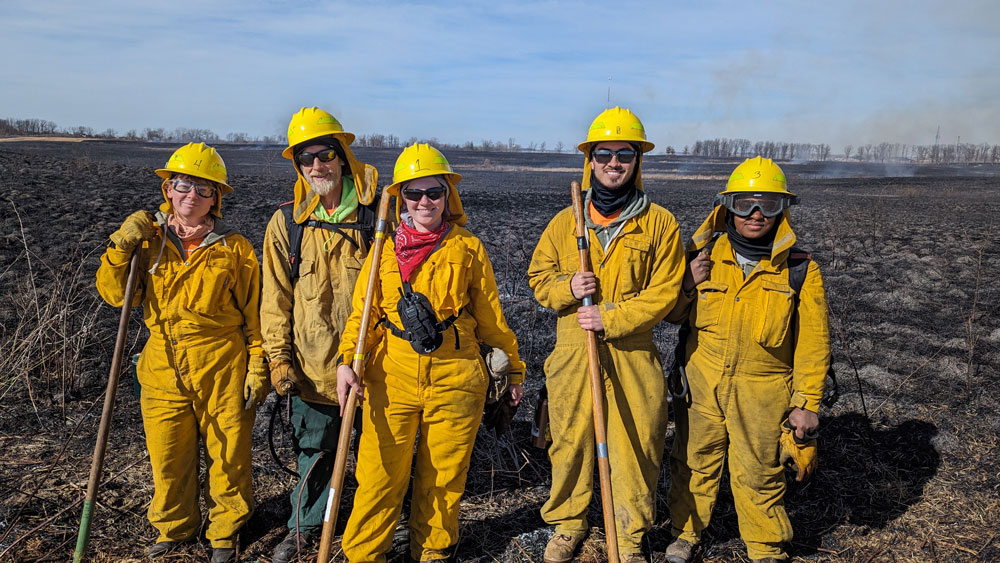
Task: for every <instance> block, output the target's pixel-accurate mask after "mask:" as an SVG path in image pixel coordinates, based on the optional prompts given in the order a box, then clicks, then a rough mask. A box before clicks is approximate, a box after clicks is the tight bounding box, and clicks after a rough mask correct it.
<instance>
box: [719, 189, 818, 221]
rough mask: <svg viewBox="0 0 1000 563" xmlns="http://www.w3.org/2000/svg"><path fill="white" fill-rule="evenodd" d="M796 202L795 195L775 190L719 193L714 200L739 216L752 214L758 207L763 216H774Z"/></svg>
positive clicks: (797, 200)
mask: <svg viewBox="0 0 1000 563" xmlns="http://www.w3.org/2000/svg"><path fill="white" fill-rule="evenodd" d="M798 202H799V198H798V197H797V196H792V195H788V194H782V193H775V192H762V193H761V192H739V193H735V194H719V195H718V196H717V197H716V200H715V204H716V205H725V206H726V209H728V210H729V211H731V212H732V213H733V214H734V215H738V216H740V217H749V216H751V215H753V212H754V210H755V209H759V210H760V213H761V215H763V216H764V217H774V216H775V215H778V214H780V213H781V212H782V211H784V210H786V209H788V208H789V207H791V206H793V205H795V204H797V203H798Z"/></svg>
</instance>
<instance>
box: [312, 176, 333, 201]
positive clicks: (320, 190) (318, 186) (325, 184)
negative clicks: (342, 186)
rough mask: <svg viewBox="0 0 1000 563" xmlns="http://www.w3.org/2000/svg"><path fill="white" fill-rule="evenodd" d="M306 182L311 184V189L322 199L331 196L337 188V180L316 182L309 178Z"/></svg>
mask: <svg viewBox="0 0 1000 563" xmlns="http://www.w3.org/2000/svg"><path fill="white" fill-rule="evenodd" d="M306 181H307V182H309V187H311V188H312V191H313V192H314V193H315V194H316V195H318V196H320V197H323V196H325V195H327V194H329V193H330V192H332V191H333V188H335V187H336V186H337V181H336V180H314V179H312V178H308V177H307V178H306Z"/></svg>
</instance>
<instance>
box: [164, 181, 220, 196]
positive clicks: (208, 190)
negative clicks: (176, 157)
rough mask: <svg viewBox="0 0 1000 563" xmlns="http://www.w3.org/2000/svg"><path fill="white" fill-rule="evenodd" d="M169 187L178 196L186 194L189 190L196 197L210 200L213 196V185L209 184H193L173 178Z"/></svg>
mask: <svg viewBox="0 0 1000 563" xmlns="http://www.w3.org/2000/svg"><path fill="white" fill-rule="evenodd" d="M170 186H171V187H172V188H173V189H174V191H175V192H177V193H179V194H186V193H188V192H190V191H191V190H194V193H196V194H198V197H203V198H206V199H207V198H210V197H214V196H215V184H213V183H211V182H193V181H191V180H188V179H186V178H174V179H173V181H171V182H170Z"/></svg>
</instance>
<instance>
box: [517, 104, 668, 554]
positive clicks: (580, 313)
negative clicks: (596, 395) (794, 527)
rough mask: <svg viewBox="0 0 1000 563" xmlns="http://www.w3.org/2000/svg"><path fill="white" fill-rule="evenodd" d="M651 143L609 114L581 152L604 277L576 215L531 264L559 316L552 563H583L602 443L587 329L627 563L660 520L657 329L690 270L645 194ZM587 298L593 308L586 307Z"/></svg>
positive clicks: (664, 216)
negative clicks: (586, 267)
mask: <svg viewBox="0 0 1000 563" xmlns="http://www.w3.org/2000/svg"><path fill="white" fill-rule="evenodd" d="M652 148H653V143H651V142H649V141H647V140H646V133H645V129H644V128H643V126H642V123H641V122H640V121H639V119H638V118H637V117H636V116H635V115H634V114H633V113H632V112H631V111H629V110H627V109H621V108H618V107H616V108H613V109H609V110H606V111H604V112H603V113H601V114H600V115H598V116H597V118H596V119H595V120H594V122H593V124H592V125H591V126H590V131H589V133H588V135H587V140H586V141H584V142H582V143H580V145H579V149H580V150H581V151H582V152H583V154H584V174H583V188H584V189H585V190H586V192H585V193H586V196H585V200H584V205H585V210H584V213H585V218H586V225H587V234H588V236H589V245H590V262H591V266H592V269H593V272H590V273H583V272H579V271H578V270H579V253H578V250H577V245H576V235H575V222H574V217H573V210H572V208H566V209H564V210H562V211H560V212H559V213H558V214H557V215H556V216H555V217H554V218H553V219H552V221H551V222H550V223H549V225H548V226H547V227H546V228H545V231H544V232H543V233H542V236H541V240H539V241H538V246H537V247H536V248H535V252H534V255H533V256H532V259H531V265H530V266H529V268H528V276H529V279H528V283H529V284H530V285H531V287H532V289H534V291H535V298H536V299H538V302H539V303H540V304H542V305H543V306H544V307H548V308H550V309H554V310H555V311H556V313H557V314H558V317H559V318H558V323H557V327H556V344H555V348H554V349H553V350H552V354H550V355H549V357H548V359H547V360H546V361H545V386H546V389H547V390H548V399H549V423H550V425H551V429H552V445H551V446H550V447H549V458H550V459H551V461H552V490H551V492H550V494H549V499H548V501H547V502H546V503H545V505H544V506H543V507H542V517H543V518H544V519H545V521H546V522H548V523H549V524H554V525H555V527H556V529H555V533H554V535H553V536H552V539H551V540H550V541H549V543H548V545H547V546H546V549H545V561H546V562H549V563H561V562H563V561H569V560H570V559H572V557H573V553H574V552H575V550H576V549H577V547H578V546H579V544H580V541H581V540H582V539H583V537H584V536H585V535H586V533H587V530H588V523H587V511H588V507H589V505H590V499H591V495H592V493H593V472H594V460H595V447H594V446H595V442H594V424H593V406H592V399H591V390H590V384H589V376H588V373H589V372H588V370H589V368H588V363H587V347H586V341H587V340H586V332H585V331H587V330H591V331H596V332H597V333H598V336H599V338H598V351H599V355H600V363H601V375H602V377H603V380H604V396H605V406H604V408H605V412H606V413H607V442H608V458H609V463H610V466H611V481H612V482H613V483H614V486H613V488H612V492H613V494H614V508H615V523H616V527H617V532H618V547H619V553H620V554H621V559H622V561H643V560H645V559H644V556H643V554H642V544H641V541H642V538H643V535H644V534H645V533H646V531H648V530H649V528H650V527H651V526H652V524H653V520H654V518H655V515H656V510H655V505H654V496H655V491H656V481H657V478H658V476H659V473H660V458H661V457H662V455H663V446H664V437H665V434H666V425H667V397H666V381H665V379H664V375H663V369H662V367H661V364H660V353H659V351H657V349H656V346H655V345H654V344H653V326H654V325H655V324H656V323H657V322H659V321H660V320H662V319H663V317H664V316H665V315H666V314H667V312H668V311H670V309H671V308H672V307H673V305H674V302H675V301H676V299H677V294H678V292H679V291H680V286H681V279H682V278H683V276H684V267H685V263H684V250H683V247H682V245H681V237H680V232H679V230H678V226H677V221H676V220H675V219H674V216H673V215H672V214H671V213H670V212H669V211H667V210H666V209H664V208H663V207H660V206H659V205H656V204H654V203H652V202H650V200H649V197H648V196H647V195H646V194H645V192H644V191H643V188H642V175H641V166H640V163H641V155H642V153H645V152H648V151H650V150H652ZM586 295H591V296H592V297H593V302H594V305H592V306H587V307H584V306H581V302H580V300H581V298H583V297H584V296H586Z"/></svg>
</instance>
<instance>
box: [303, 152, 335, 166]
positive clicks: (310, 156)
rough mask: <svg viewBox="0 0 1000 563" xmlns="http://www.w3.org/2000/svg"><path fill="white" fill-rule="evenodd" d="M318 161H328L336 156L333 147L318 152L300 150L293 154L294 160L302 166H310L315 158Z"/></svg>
mask: <svg viewBox="0 0 1000 563" xmlns="http://www.w3.org/2000/svg"><path fill="white" fill-rule="evenodd" d="M317 158H318V159H319V160H320V162H330V161H331V160H333V159H335V158H337V151H335V150H333V149H326V150H322V151H319V152H306V151H302V152H300V153H299V154H297V155H295V160H296V162H298V163H299V164H301V165H302V166H312V165H313V162H314V161H315V160H316V159H317Z"/></svg>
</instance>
